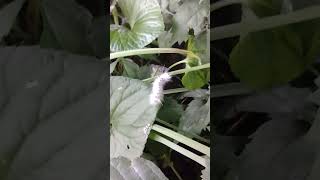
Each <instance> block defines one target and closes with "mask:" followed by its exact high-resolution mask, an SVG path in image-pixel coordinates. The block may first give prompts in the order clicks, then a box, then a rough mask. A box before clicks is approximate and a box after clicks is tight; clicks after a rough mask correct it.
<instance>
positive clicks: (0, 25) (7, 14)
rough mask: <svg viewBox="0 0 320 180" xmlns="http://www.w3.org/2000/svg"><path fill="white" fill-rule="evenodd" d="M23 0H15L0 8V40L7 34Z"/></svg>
mask: <svg viewBox="0 0 320 180" xmlns="http://www.w3.org/2000/svg"><path fill="white" fill-rule="evenodd" d="M24 1H25V0H15V1H12V2H11V3H9V4H7V5H5V6H4V7H3V8H2V9H1V10H0V40H2V38H3V36H5V35H7V34H8V33H9V31H10V30H11V27H12V25H13V24H14V22H15V20H16V17H17V15H18V13H19V11H20V9H21V8H22V5H23V3H24Z"/></svg>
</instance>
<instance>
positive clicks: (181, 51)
mask: <svg viewBox="0 0 320 180" xmlns="http://www.w3.org/2000/svg"><path fill="white" fill-rule="evenodd" d="M160 53H168V54H175V53H176V54H182V55H185V56H187V55H193V56H195V55H194V54H193V52H191V51H187V50H184V49H178V48H144V49H135V50H127V51H121V52H115V53H111V54H110V59H116V58H119V57H127V56H136V55H142V54H160Z"/></svg>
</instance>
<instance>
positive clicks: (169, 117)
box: [157, 97, 183, 125]
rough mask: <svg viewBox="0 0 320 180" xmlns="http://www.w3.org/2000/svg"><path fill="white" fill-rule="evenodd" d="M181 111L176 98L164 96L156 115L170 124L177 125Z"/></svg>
mask: <svg viewBox="0 0 320 180" xmlns="http://www.w3.org/2000/svg"><path fill="white" fill-rule="evenodd" d="M182 113H183V108H182V105H181V104H179V103H178V102H177V100H175V99H173V98H170V97H164V101H163V105H162V107H161V108H160V110H159V112H158V114H157V117H158V118H159V119H161V120H164V121H166V122H168V123H170V124H173V125H178V124H179V119H180V117H181V115H182Z"/></svg>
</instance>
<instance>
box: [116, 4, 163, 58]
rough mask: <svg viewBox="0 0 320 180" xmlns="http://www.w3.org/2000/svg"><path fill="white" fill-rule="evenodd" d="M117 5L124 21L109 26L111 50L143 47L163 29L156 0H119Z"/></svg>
mask: <svg viewBox="0 0 320 180" xmlns="http://www.w3.org/2000/svg"><path fill="white" fill-rule="evenodd" d="M118 5H119V7H120V9H121V11H122V14H123V16H124V17H125V19H124V20H123V21H125V22H124V24H123V25H115V24H113V25H111V26H110V38H111V40H110V50H111V51H113V52H115V51H123V50H130V49H139V48H143V47H145V46H146V45H148V44H150V43H151V42H152V41H153V40H155V39H156V38H157V37H158V36H159V34H160V33H161V32H162V31H163V30H164V24H163V18H162V15H161V9H160V6H159V3H158V1H157V0H119V1H118Z"/></svg>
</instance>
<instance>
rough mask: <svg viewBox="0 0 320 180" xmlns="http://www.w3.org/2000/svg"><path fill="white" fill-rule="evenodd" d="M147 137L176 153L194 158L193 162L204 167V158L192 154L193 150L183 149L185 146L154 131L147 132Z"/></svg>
mask: <svg viewBox="0 0 320 180" xmlns="http://www.w3.org/2000/svg"><path fill="white" fill-rule="evenodd" d="M149 139H151V140H154V141H157V142H159V143H162V144H164V145H166V146H168V147H169V148H171V149H173V150H175V151H177V152H178V153H180V154H182V155H184V156H186V157H188V158H190V159H192V160H194V161H195V162H197V163H199V164H201V165H202V166H204V167H206V160H205V159H204V158H203V157H201V156H199V155H196V154H194V153H193V152H191V151H189V150H187V149H185V148H183V147H181V146H179V145H177V144H175V143H173V142H171V141H169V140H168V139H166V138H164V137H162V136H160V135H158V134H156V133H154V132H151V133H150V134H149Z"/></svg>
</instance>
